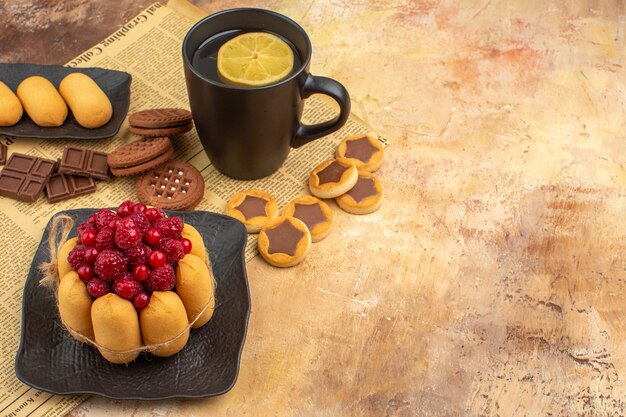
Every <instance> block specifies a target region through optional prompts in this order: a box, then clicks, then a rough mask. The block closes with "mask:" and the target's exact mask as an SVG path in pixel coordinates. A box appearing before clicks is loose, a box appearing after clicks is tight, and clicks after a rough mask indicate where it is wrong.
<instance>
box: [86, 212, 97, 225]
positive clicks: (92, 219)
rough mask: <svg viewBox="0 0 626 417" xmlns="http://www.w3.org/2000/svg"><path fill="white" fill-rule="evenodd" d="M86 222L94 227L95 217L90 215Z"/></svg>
mask: <svg viewBox="0 0 626 417" xmlns="http://www.w3.org/2000/svg"><path fill="white" fill-rule="evenodd" d="M87 222H88V223H91V224H93V225H94V226H95V224H96V215H95V214H92V215H91V216H89V218H88V219H87Z"/></svg>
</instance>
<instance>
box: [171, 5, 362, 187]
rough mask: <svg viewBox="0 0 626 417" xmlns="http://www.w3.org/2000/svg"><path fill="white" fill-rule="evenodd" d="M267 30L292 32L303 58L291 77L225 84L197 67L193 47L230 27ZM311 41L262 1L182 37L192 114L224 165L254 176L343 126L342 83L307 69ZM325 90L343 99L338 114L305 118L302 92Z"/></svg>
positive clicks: (217, 162) (232, 173) (210, 151)
mask: <svg viewBox="0 0 626 417" xmlns="http://www.w3.org/2000/svg"><path fill="white" fill-rule="evenodd" d="M232 30H242V31H245V32H250V31H270V32H274V33H276V34H279V35H280V36H282V37H284V38H286V39H287V40H289V41H290V42H291V43H292V44H293V45H294V47H295V49H296V53H298V54H299V55H300V61H301V65H300V67H299V68H295V71H293V72H292V73H291V75H289V77H288V78H286V79H283V80H281V81H279V82H277V83H275V84H271V85H267V86H263V87H237V86H231V85H225V84H223V83H220V82H218V81H215V80H211V79H209V78H207V77H204V76H203V75H201V74H200V72H199V71H198V70H197V69H196V68H194V67H193V65H192V59H193V56H194V53H195V52H196V50H197V49H198V48H199V47H200V46H201V45H202V44H203V43H204V42H205V41H206V40H207V39H209V38H211V37H213V36H215V35H217V34H220V33H222V32H226V31H232ZM310 61H311V41H310V40H309V37H308V36H307V34H306V32H305V31H304V30H303V29H302V28H301V27H300V26H299V25H298V24H297V23H296V22H294V21H293V20H291V19H289V18H288V17H285V16H283V15H280V14H278V13H275V12H272V11H269V10H263V9H252V8H244V9H231V10H225V11H222V12H218V13H215V14H213V15H211V16H208V17H206V18H204V19H202V20H201V21H199V22H198V23H196V25H194V26H193V27H192V28H191V29H190V30H189V32H188V33H187V36H185V40H184V41H183V64H184V68H185V79H186V81H187V93H188V95H189V105H190V106H191V112H192V113H193V120H194V123H195V125H196V130H197V131H198V136H199V137H200V140H201V141H202V146H203V147H204V150H205V152H206V153H207V155H208V157H209V159H210V160H211V162H212V163H213V165H214V166H215V168H217V170H218V171H220V172H221V173H223V174H225V175H228V176H229V177H232V178H236V179H242V180H250V179H256V178H261V177H265V176H267V175H270V174H272V173H273V172H275V171H276V170H277V169H278V168H279V167H280V166H281V165H282V164H283V162H285V159H287V155H288V154H289V150H290V149H291V148H292V147H293V148H298V147H300V146H302V145H304V144H305V143H308V142H310V141H312V140H314V139H317V138H320V137H322V136H325V135H328V134H330V133H332V132H334V131H336V130H337V129H339V128H341V127H342V126H343V125H344V124H345V122H346V120H347V119H348V116H349V114H350V95H349V94H348V91H347V90H346V89H345V88H344V86H343V85H341V84H340V83H338V82H337V81H335V80H332V79H330V78H326V77H317V76H314V75H311V74H310V73H309V71H308V70H309V64H310ZM316 93H321V94H326V95H328V96H330V97H332V98H333V99H335V100H336V101H337V103H338V104H339V108H340V111H339V115H338V116H336V117H335V118H333V119H332V120H328V121H325V122H323V123H320V124H316V125H304V124H302V123H301V122H300V118H301V116H302V108H303V105H304V102H303V99H305V98H307V97H309V96H310V95H311V94H316Z"/></svg>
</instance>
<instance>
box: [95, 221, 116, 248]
mask: <svg viewBox="0 0 626 417" xmlns="http://www.w3.org/2000/svg"><path fill="white" fill-rule="evenodd" d="M96 249H98V250H99V251H102V250H105V249H115V231H113V229H110V228H108V227H105V228H104V229H102V230H100V231H99V232H98V234H97V235H96Z"/></svg>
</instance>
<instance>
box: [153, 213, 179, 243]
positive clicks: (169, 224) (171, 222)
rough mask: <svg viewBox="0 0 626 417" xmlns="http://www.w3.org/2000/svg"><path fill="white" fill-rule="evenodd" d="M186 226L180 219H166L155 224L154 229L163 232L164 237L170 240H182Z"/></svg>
mask: <svg viewBox="0 0 626 417" xmlns="http://www.w3.org/2000/svg"><path fill="white" fill-rule="evenodd" d="M184 226H185V224H184V223H183V220H182V219H181V218H180V217H165V218H163V219H159V220H157V221H156V222H155V223H154V227H156V228H157V229H159V230H161V233H162V234H163V237H169V238H170V239H180V233H181V232H182V231H183V227H184Z"/></svg>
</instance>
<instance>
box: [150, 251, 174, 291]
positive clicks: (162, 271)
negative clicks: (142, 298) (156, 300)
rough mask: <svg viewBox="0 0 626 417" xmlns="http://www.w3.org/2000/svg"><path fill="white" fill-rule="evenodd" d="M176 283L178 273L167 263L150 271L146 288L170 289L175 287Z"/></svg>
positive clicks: (155, 289) (156, 289)
mask: <svg viewBox="0 0 626 417" xmlns="http://www.w3.org/2000/svg"><path fill="white" fill-rule="evenodd" d="M153 253H154V252H153ZM175 284H176V275H175V274H174V268H172V266H171V265H170V264H165V265H163V266H161V267H158V268H155V269H153V270H152V271H150V276H149V277H148V279H147V280H146V281H145V282H144V286H145V288H146V289H147V290H148V291H150V292H153V291H169V290H171V289H173V288H174V285H175Z"/></svg>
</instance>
